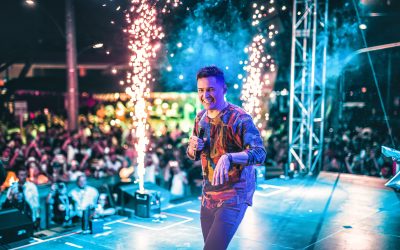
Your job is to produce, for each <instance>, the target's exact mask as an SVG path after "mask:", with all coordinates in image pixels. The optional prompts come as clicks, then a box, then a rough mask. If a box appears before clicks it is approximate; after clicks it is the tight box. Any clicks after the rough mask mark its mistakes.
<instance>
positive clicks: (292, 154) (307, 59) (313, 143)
mask: <svg viewBox="0 0 400 250" xmlns="http://www.w3.org/2000/svg"><path fill="white" fill-rule="evenodd" d="M327 22H328V0H320V1H318V0H303V1H300V0H294V3H293V20H292V57H291V70H290V111H289V153H288V155H289V157H288V164H287V169H286V174H288V173H289V171H290V170H293V166H294V165H298V166H299V170H300V172H301V173H310V174H311V173H315V172H317V171H318V170H319V169H320V167H321V159H322V157H321V156H322V151H323V138H324V113H325V82H326V49H327V41H328V36H327V35H328V34H327V29H328V23H327Z"/></svg>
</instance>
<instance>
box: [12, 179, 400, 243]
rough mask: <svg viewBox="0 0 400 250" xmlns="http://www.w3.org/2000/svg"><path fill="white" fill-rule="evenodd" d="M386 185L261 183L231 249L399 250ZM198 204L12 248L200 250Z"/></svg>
mask: <svg viewBox="0 0 400 250" xmlns="http://www.w3.org/2000/svg"><path fill="white" fill-rule="evenodd" d="M384 183H385V180H381V179H378V178H372V177H366V176H355V175H347V174H340V175H339V174H337V173H326V172H322V173H321V174H320V175H319V176H318V178H311V177H304V178H295V179H291V180H283V179H271V180H268V181H265V182H263V183H259V184H258V190H257V191H256V194H255V196H254V205H253V207H251V208H249V209H248V210H247V213H246V216H245V218H244V219H243V222H242V224H241V225H240V227H239V229H238V232H237V233H236V235H235V237H234V238H233V240H232V242H231V244H230V246H229V248H228V249H400V195H399V194H398V193H395V192H394V191H392V190H390V189H387V188H384V186H383V184H384ZM199 206H200V202H199V200H198V199H195V198H194V199H192V200H189V201H185V202H182V203H179V204H173V205H170V206H167V207H166V208H165V209H163V211H162V214H163V215H164V216H163V217H166V218H160V219H154V218H150V219H143V218H125V217H119V218H118V219H116V220H114V221H111V222H108V223H107V225H106V227H105V231H104V232H103V233H101V234H97V235H92V234H88V235H83V234H81V233H80V232H79V231H72V232H69V233H66V234H62V235H58V236H57V235H54V238H49V239H46V240H36V241H35V242H33V243H31V244H29V245H25V246H22V247H18V248H17V249H57V250H62V249H99V250H101V249H140V250H150V249H202V247H203V239H202V234H201V229H200V221H199Z"/></svg>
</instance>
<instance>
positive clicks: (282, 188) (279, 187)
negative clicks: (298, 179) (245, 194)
mask: <svg viewBox="0 0 400 250" xmlns="http://www.w3.org/2000/svg"><path fill="white" fill-rule="evenodd" d="M257 186H258V187H260V188H262V189H263V190H256V192H255V194H256V195H258V196H263V197H269V196H273V195H277V194H279V193H283V192H286V191H288V190H289V189H290V188H288V187H281V186H275V185H268V184H259V185H257ZM267 188H273V189H277V190H276V191H272V192H269V193H266V194H265V193H263V191H264V189H267Z"/></svg>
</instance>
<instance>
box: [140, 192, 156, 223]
mask: <svg viewBox="0 0 400 250" xmlns="http://www.w3.org/2000/svg"><path fill="white" fill-rule="evenodd" d="M160 197H161V193H160V192H157V191H155V190H144V191H139V190H137V191H136V193H135V215H136V216H139V217H143V218H150V217H151V216H152V215H154V214H159V213H160V212H161V202H160Z"/></svg>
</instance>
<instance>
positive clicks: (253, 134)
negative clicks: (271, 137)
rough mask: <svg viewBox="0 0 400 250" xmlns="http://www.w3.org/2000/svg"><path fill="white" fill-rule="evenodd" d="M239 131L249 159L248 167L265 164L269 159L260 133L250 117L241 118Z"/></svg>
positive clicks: (246, 115) (242, 116)
mask: <svg viewBox="0 0 400 250" xmlns="http://www.w3.org/2000/svg"><path fill="white" fill-rule="evenodd" d="M239 120H240V122H239V128H238V129H239V131H240V133H241V135H242V140H243V147H244V151H245V152H247V154H248V156H249V159H248V165H254V164H263V163H264V162H265V159H266V157H267V151H266V150H265V148H264V145H263V140H262V138H261V135H260V131H259V130H258V129H257V127H256V126H255V124H254V122H253V119H252V118H251V116H250V115H248V114H245V115H241V116H240V119H239Z"/></svg>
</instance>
